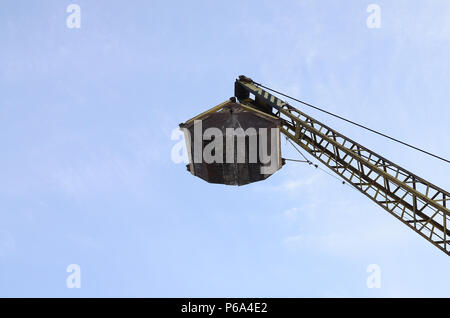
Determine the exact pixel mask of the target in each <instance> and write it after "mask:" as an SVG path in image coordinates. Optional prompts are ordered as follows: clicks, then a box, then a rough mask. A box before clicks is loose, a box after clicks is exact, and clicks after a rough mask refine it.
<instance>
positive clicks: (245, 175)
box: [181, 76, 450, 256]
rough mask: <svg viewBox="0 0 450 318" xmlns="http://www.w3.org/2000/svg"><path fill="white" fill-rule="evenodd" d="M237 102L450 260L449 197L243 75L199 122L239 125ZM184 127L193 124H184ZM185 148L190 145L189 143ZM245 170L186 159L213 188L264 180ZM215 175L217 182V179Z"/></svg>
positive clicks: (246, 166) (235, 166)
mask: <svg viewBox="0 0 450 318" xmlns="http://www.w3.org/2000/svg"><path fill="white" fill-rule="evenodd" d="M236 98H237V100H238V101H239V105H240V107H241V108H242V109H245V111H246V112H247V113H248V110H249V109H253V110H254V111H255V114H256V115H257V116H259V117H261V114H262V113H263V114H267V116H271V117H270V118H269V117H268V118H267V120H271V121H270V122H271V123H272V122H273V119H271V118H272V117H273V118H277V119H278V122H279V126H278V127H279V131H280V132H281V133H283V134H284V135H285V136H286V137H287V138H288V139H289V140H290V141H292V142H293V143H295V144H296V145H298V146H299V147H301V149H303V150H304V151H306V152H308V153H309V154H310V155H311V156H313V157H314V158H315V159H317V160H318V161H320V162H321V163H322V164H324V165H325V166H327V167H328V168H329V169H330V170H331V171H332V172H334V173H335V174H336V175H337V176H339V177H340V178H342V179H343V180H345V182H347V183H348V184H349V185H351V186H352V187H354V188H355V189H357V190H358V191H360V192H361V193H362V194H364V195H365V196H367V197H368V198H369V199H371V200H372V201H374V202H375V203H376V204H378V205H379V206H380V207H382V208H383V209H385V210H386V211H387V212H389V213H390V214H392V215H393V216H394V217H396V218H397V219H399V220H400V221H401V222H403V223H404V224H405V225H406V226H408V227H409V228H411V229H412V230H413V231H415V232H417V233H418V234H419V235H421V236H422V237H424V238H425V239H426V240H428V241H429V242H431V243H432V244H433V245H434V246H436V247H437V248H439V249H440V250H442V251H443V252H445V253H446V254H447V255H449V256H450V238H449V234H450V229H449V228H450V210H449V207H450V193H448V192H447V191H445V190H443V189H441V188H439V187H437V186H436V185H434V184H432V183H431V182H429V181H426V180H425V179H423V178H421V177H419V176H417V175H415V174H414V173H412V172H409V171H408V170H406V169H404V168H402V167H400V166H399V165H397V164H395V163H393V162H391V161H389V160H388V159H386V158H384V157H382V156H380V155H378V154H376V153H375V152H373V151H371V150H370V149H368V148H366V147H364V146H362V145H361V144H359V143H357V142H355V141H353V140H351V139H350V138H348V137H346V136H344V135H343V134H341V133H339V132H337V131H336V130H334V129H332V128H330V127H328V126H326V125H324V124H322V123H321V122H319V121H317V120H316V119H314V118H313V117H311V116H309V115H307V114H305V113H304V112H302V111H300V110H299V109H297V108H295V107H293V106H291V105H289V104H288V103H286V102H284V101H282V100H281V99H279V98H278V97H277V96H275V95H273V94H271V93H269V92H268V91H267V90H265V89H264V88H263V87H261V85H260V84H258V83H255V82H254V81H253V80H251V79H250V78H248V77H245V76H240V77H239V78H238V79H237V80H236V82H235V97H234V98H232V99H231V101H227V102H225V103H223V104H221V105H219V106H216V107H215V108H212V109H211V110H210V111H207V112H205V113H203V114H202V115H201V116H203V117H202V118H207V117H208V116H211V117H209V118H213V119H214V118H218V117H220V116H221V117H220V118H223V116H224V114H228V115H227V116H228V117H227V118H230V119H227V121H226V123H225V121H223V119H221V120H222V123H221V126H222V128H223V129H224V127H225V126H229V125H230V123H231V122H233V123H235V122H238V124H239V126H241V124H240V123H239V120H236V118H238V117H233V116H237V115H236V114H241V115H240V116H243V115H242V114H245V112H243V111H241V112H238V110H237V109H238V108H236V107H232V106H233V105H235V103H236V100H235V99H236ZM224 105H228V106H226V107H225V108H227V107H228V108H227V111H224V109H223V108H224ZM211 114H213V115H211ZM214 116H216V117H214ZM196 118H198V117H196ZM240 118H241V122H243V123H247V122H248V120H247V119H246V120H242V117H240ZM255 118H256V117H255ZM209 120H210V121H212V122H214V120H215V123H216V124H217V119H214V120H212V119H209ZM260 120H261V119H260ZM189 122H192V120H191V121H188V122H187V123H189ZM250 122H252V121H250ZM181 126H182V127H183V126H186V124H182V125H181ZM188 147H191V145H190V144H188ZM192 149H193V148H192ZM227 149H228V148H227ZM191 159H192V158H191ZM250 166H251V165H248V164H247V165H245V166H244V165H242V164H240V165H229V164H228V165H226V164H220V165H218V164H215V165H213V164H208V165H205V164H201V165H197V166H196V165H195V164H193V163H192V160H191V164H190V168H189V167H188V169H190V171H191V173H193V174H194V175H197V176H200V177H201V178H203V179H205V180H207V181H208V182H213V183H223V184H236V185H241V184H246V183H250V182H255V181H259V180H263V179H265V178H266V177H267V176H265V177H262V178H254V177H252V171H256V170H254V169H253V168H255V167H257V166H252V167H253V168H252V169H253V170H251V169H250V168H251V167H250ZM249 167H250V168H249ZM218 171H219V172H220V178H218V177H217V175H218V174H217V173H218ZM238 178H240V179H239V180H238Z"/></svg>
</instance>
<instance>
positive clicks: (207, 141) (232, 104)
mask: <svg viewBox="0 0 450 318" xmlns="http://www.w3.org/2000/svg"><path fill="white" fill-rule="evenodd" d="M180 128H181V129H183V130H184V133H185V141H186V150H187V152H188V157H189V164H188V165H187V169H188V171H189V172H191V173H192V174H193V175H194V176H197V177H199V178H201V179H203V180H205V181H207V182H209V183H217V184H225V185H245V184H249V183H253V182H256V181H261V180H264V179H267V178H268V177H269V176H271V175H272V174H274V173H275V172H276V171H278V170H279V169H280V168H281V167H282V165H283V161H282V159H281V145H280V119H279V118H277V117H274V116H272V115H270V114H267V113H265V112H262V111H259V110H257V109H255V108H253V107H250V106H247V105H244V104H241V103H237V102H236V100H235V99H234V98H231V99H230V100H228V101H225V102H223V103H221V104H219V105H217V106H215V107H213V108H211V109H210V110H208V111H205V112H203V113H201V114H200V115H198V116H196V117H194V118H192V119H190V120H188V121H186V122H185V123H183V124H180Z"/></svg>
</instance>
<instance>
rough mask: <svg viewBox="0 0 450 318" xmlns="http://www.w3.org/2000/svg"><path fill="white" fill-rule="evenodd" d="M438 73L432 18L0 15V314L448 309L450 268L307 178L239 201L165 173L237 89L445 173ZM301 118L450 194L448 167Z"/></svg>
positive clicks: (247, 10) (260, 7)
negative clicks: (4, 310)
mask: <svg viewBox="0 0 450 318" xmlns="http://www.w3.org/2000/svg"><path fill="white" fill-rule="evenodd" d="M71 3H76V4H78V5H80V7H81V28H80V29H69V28H67V27H66V18H67V16H68V15H69V14H68V13H66V8H67V6H68V5H69V4H71ZM370 3H376V4H378V5H380V7H381V21H382V22H381V28H380V29H369V28H367V26H366V19H367V17H368V16H369V13H367V12H366V8H367V6H368V5H369V4H370ZM448 56H450V3H449V2H448V1H444V0H441V1H418V0H417V1H400V0H399V1H371V2H368V1H356V0H355V1H320V2H319V1H276V2H275V1H239V2H237V1H236V2H230V1H220V2H219V1H189V2H187V1H185V2H181V1H172V2H168V1H133V2H132V3H131V2H129V1H106V0H105V1H81V0H79V1H61V0H58V1H56V0H55V1H48V0H46V1H33V2H31V1H25V0H16V1H11V0H9V1H3V2H2V3H1V5H0V92H1V98H0V127H1V129H0V149H2V152H1V154H2V155H1V156H0V167H1V169H0V296H3V297H5V296H8V297H9V296H32V297H35V296H43V297H48V296H59V297H80V296H87V297H93V296H106V297H108V296H125V297H136V296H144V297H216V296H219V297H229V296H230V297H231V296H234V297H259V296H266V297H306V296H317V297H350V296H354V297H391V296H393V297H402V296H405V297H410V296H418V297H422V296H423V297H428V296H447V297H449V296H450V291H449V290H448V285H449V284H450V275H448V272H449V269H450V263H449V258H448V256H446V255H445V254H444V253H442V252H441V251H439V250H438V249H437V248H435V247H433V246H432V245H431V244H430V243H428V242H427V241H425V240H424V239H423V238H421V237H420V236H419V235H417V234H416V233H414V232H413V231H411V230H410V229H408V228H406V227H405V226H404V225H403V224H401V223H400V222H399V221H397V220H395V219H394V218H393V217H392V216H391V215H388V214H387V213H386V212H385V211H384V210H382V209H381V208H380V207H378V206H376V205H375V204H374V203H372V202H370V201H369V200H368V199H367V198H366V197H364V196H362V195H361V194H360V193H358V192H357V191H355V190H353V189H351V188H349V187H348V186H343V185H341V184H340V183H339V182H338V181H336V180H335V179H333V178H331V177H330V176H328V175H327V174H325V173H323V172H321V171H318V170H314V169H311V168H310V167H308V166H304V165H301V164H297V163H288V164H287V165H285V166H284V167H283V168H282V169H281V170H280V171H279V172H277V173H276V174H275V175H273V176H272V177H270V178H269V179H267V180H265V181H264V182H260V183H255V184H251V185H248V186H244V187H239V188H236V187H226V186H220V185H211V184H208V183H205V182H204V181H202V180H200V179H198V178H194V177H192V176H191V175H190V174H189V173H188V172H187V171H186V168H185V166H184V164H175V163H173V162H172V161H171V149H172V147H173V146H174V145H175V144H176V141H173V140H171V133H172V131H173V129H175V128H177V126H178V124H179V123H181V122H184V121H185V120H186V119H188V118H191V117H193V116H194V115H196V114H198V113H200V112H202V111H204V110H206V109H208V108H210V107H212V106H214V105H217V104H219V103H220V102H222V101H224V100H225V99H227V98H229V97H230V96H232V95H233V82H234V79H235V78H236V77H237V76H238V75H240V74H245V75H247V76H250V77H252V78H254V79H255V80H256V81H258V82H262V83H264V84H266V85H268V86H271V87H273V88H276V89H279V90H281V91H284V92H287V93H289V94H292V95H295V96H297V97H299V98H301V99H303V100H306V101H309V102H311V103H314V104H317V105H322V106H324V107H326V108H327V109H328V110H330V111H333V112H337V113H339V114H340V115H343V116H345V117H348V118H351V119H352V120H355V121H357V122H361V123H363V124H366V125H368V126H370V127H373V128H376V129H379V130H381V131H383V132H386V133H388V134H391V135H394V136H396V137H398V138H400V139H402V140H406V141H408V142H410V143H413V144H415V145H417V146H420V147H424V148H426V149H427V150H429V151H432V152H436V153H438V154H439V155H441V156H444V157H446V158H449V157H450V147H449V145H450V134H449V132H450V128H449V125H448V120H449V118H450V110H449V107H448V104H449V99H450V93H449V90H448V87H449V83H450V73H449V72H448V70H449V69H450V62H449V58H448ZM299 108H300V109H301V110H304V111H305V112H307V113H309V114H310V115H312V116H314V117H316V118H317V119H319V120H321V121H322V122H324V123H326V124H328V125H329V126H332V127H334V128H335V129H336V130H338V131H340V132H342V133H344V134H346V135H347V136H348V137H350V138H352V139H355V140H357V141H358V142H359V143H361V144H363V145H365V146H366V147H368V148H370V149H372V150H374V151H376V152H378V153H380V154H382V155H384V156H385V157H387V158H389V159H391V160H392V161H394V162H396V163H398V164H400V165H402V166H404V167H405V168H407V169H408V170H411V171H414V172H415V173H416V174H418V175H420V176H422V177H423V178H425V179H427V180H429V181H432V182H434V183H435V184H436V185H438V186H440V187H442V188H444V189H447V190H448V189H450V181H449V178H448V176H449V173H450V169H449V166H448V164H445V163H442V162H439V161H437V160H435V159H432V158H429V157H425V156H424V155H421V154H419V153H417V152H414V151H412V150H409V149H405V148H403V147H402V146H399V145H397V144H393V143H391V142H389V141H386V140H383V139H381V138H380V137H378V136H374V135H371V134H369V133H366V132H364V131H361V130H359V129H357V128H355V127H352V126H348V125H347V124H345V123H342V122H338V121H336V120H335V119H332V118H329V117H327V116H326V115H322V114H320V113H317V112H315V111H310V110H309V109H304V108H302V107H301V106H299ZM282 146H283V156H284V157H290V158H293V157H295V156H296V155H295V152H294V151H293V150H292V149H291V148H290V146H289V144H285V143H284V142H283V144H282ZM69 264H79V265H80V267H81V288H80V289H69V288H67V287H66V278H67V276H68V275H69V274H68V273H67V272H66V268H67V266H68V265H69ZM369 264H378V265H379V266H380V268H381V288H379V289H369V288H367V287H366V279H367V277H368V275H369V274H368V273H366V269H367V266H368V265H369Z"/></svg>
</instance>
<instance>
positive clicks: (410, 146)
mask: <svg viewBox="0 0 450 318" xmlns="http://www.w3.org/2000/svg"><path fill="white" fill-rule="evenodd" d="M253 84H255V85H257V86H260V87H262V88H265V89H267V90H269V91H271V92H273V93H276V94H279V95H281V96H284V97H287V98H289V99H291V100H294V101H296V102H299V103H301V104H303V105H305V106H308V107H311V108H314V109H316V110H318V111H321V112H323V113H325V114H328V115H331V116H333V117H336V118H338V119H340V120H343V121H345V122H348V123H350V124H352V125H355V126H357V127H360V128H363V129H365V130H368V131H370V132H372V133H374V134H377V135H380V136H382V137H384V138H387V139H390V140H392V141H394V142H397V143H399V144H402V145H404V146H406V147H409V148H412V149H414V150H417V151H420V152H422V153H424V154H427V155H429V156H431V157H434V158H436V159H439V160H442V161H444V162H446V163H450V160H449V159H446V158H443V157H441V156H438V155H436V154H433V153H431V152H429V151H426V150H424V149H421V148H419V147H416V146H413V145H411V144H409V143H406V142H404V141H401V140H399V139H397V138H394V137H392V136H389V135H386V134H384V133H382V132H379V131H377V130H375V129H372V128H369V127H367V126H364V125H361V124H358V123H356V122H354V121H352V120H350V119H347V118H344V117H342V116H339V115H337V114H334V113H332V112H329V111H327V110H325V109H323V108H320V107H318V106H314V105H312V104H310V103H307V102H304V101H302V100H300V99H297V98H295V97H292V96H289V95H287V94H284V93H281V92H279V91H277V90H274V89H272V88H270V87H267V86H264V85H262V84H261V83H257V82H253Z"/></svg>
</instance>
